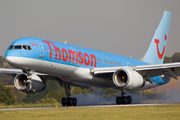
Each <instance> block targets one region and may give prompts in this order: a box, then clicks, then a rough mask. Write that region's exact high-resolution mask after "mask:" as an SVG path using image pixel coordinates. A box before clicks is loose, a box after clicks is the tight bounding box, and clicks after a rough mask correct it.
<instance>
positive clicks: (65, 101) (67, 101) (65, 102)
mask: <svg viewBox="0 0 180 120" xmlns="http://www.w3.org/2000/svg"><path fill="white" fill-rule="evenodd" d="M63 88H64V90H65V93H66V97H65V98H62V99H61V104H62V106H63V107H64V106H76V105H77V99H76V98H75V97H73V98H71V97H70V96H71V94H70V91H71V88H72V87H70V83H69V82H64V84H63Z"/></svg>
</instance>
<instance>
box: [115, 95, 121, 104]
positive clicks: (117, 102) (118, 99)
mask: <svg viewBox="0 0 180 120" xmlns="http://www.w3.org/2000/svg"><path fill="white" fill-rule="evenodd" d="M116 104H117V105H120V104H121V97H119V96H118V97H116Z"/></svg>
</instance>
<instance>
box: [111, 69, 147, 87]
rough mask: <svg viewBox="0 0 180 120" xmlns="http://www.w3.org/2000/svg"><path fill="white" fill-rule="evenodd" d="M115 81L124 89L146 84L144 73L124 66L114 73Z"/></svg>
mask: <svg viewBox="0 0 180 120" xmlns="http://www.w3.org/2000/svg"><path fill="white" fill-rule="evenodd" d="M112 79H113V82H114V84H115V85H116V86H118V87H120V88H124V89H129V90H131V89H136V88H141V87H143V86H144V85H145V82H146V81H145V80H144V79H143V77H142V75H141V74H139V73H138V72H136V71H134V70H133V68H132V67H124V68H121V69H119V70H117V71H116V72H114V74H113V78H112Z"/></svg>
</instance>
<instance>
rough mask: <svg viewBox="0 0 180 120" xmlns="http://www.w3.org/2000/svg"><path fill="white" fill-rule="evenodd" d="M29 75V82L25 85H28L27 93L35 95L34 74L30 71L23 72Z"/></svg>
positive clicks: (25, 81) (26, 81)
mask: <svg viewBox="0 0 180 120" xmlns="http://www.w3.org/2000/svg"><path fill="white" fill-rule="evenodd" d="M23 72H24V73H26V74H27V80H24V83H25V84H26V93H35V89H34V88H33V87H32V81H31V80H32V73H31V71H30V70H28V71H23Z"/></svg>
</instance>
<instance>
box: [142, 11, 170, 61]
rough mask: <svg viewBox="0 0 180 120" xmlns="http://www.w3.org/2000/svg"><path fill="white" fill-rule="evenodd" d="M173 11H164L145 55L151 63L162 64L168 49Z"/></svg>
mask: <svg viewBox="0 0 180 120" xmlns="http://www.w3.org/2000/svg"><path fill="white" fill-rule="evenodd" d="M171 14H172V13H171V12H169V11H164V14H163V17H162V19H161V21H160V23H159V26H158V28H157V30H156V31H155V33H154V36H153V38H152V40H151V43H150V45H149V48H148V49H147V51H146V54H145V55H144V57H143V59H142V60H143V61H145V62H147V63H150V64H162V63H163V61H164V55H165V51H166V43H167V39H168V32H169V27H170V21H171Z"/></svg>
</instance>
